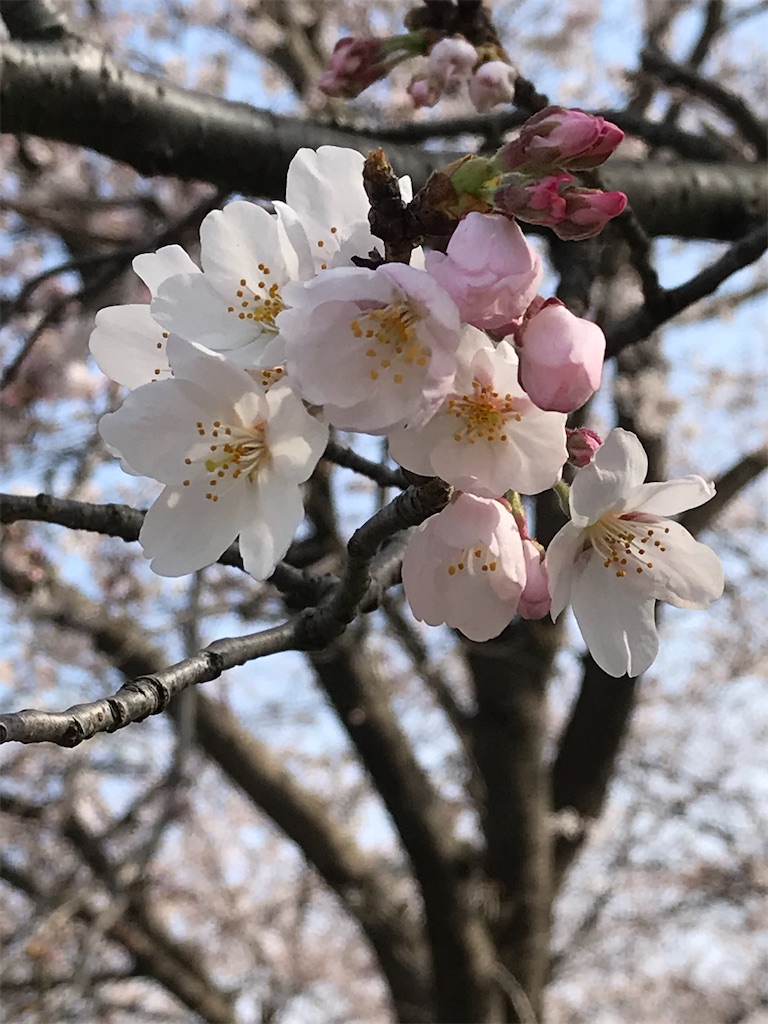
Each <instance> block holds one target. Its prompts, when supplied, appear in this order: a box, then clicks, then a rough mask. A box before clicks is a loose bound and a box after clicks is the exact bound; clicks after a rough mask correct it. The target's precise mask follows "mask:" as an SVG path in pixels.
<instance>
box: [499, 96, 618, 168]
mask: <svg viewBox="0 0 768 1024" xmlns="http://www.w3.org/2000/svg"><path fill="white" fill-rule="evenodd" d="M623 138H624V132H623V131H622V130H621V128H618V127H617V126H616V125H615V124H612V123H611V122H610V121H606V120H605V119H604V118H602V117H595V116H593V115H592V114H586V113H584V111H583V110H567V109H565V108H564V107H546V109H544V110H541V111H539V113H538V114H534V115H533V117H529V118H528V120H527V121H526V122H525V124H523V125H522V127H521V129H520V134H519V136H518V137H517V138H516V139H513V140H512V142H508V143H507V145H506V146H504V148H503V149H502V150H501V151H500V153H499V158H500V161H501V164H502V166H503V168H504V170H506V171H523V172H524V173H526V174H531V175H535V176H537V177H540V176H541V175H543V174H551V173H553V172H555V171H559V170H569V171H584V170H588V169H590V168H593V167H598V166H599V165H600V164H602V163H604V162H605V161H606V160H607V159H608V157H609V156H610V155H611V153H613V151H614V150H615V149H616V147H617V146H618V145H619V143H620V142H621V140H622V139H623Z"/></svg>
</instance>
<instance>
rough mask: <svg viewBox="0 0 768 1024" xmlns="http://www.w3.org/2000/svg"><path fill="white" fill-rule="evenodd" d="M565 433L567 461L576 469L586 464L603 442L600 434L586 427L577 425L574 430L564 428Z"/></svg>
mask: <svg viewBox="0 0 768 1024" xmlns="http://www.w3.org/2000/svg"><path fill="white" fill-rule="evenodd" d="M565 435H566V436H565V446H566V448H567V449H568V461H569V462H570V464H571V465H572V466H575V467H576V468H577V469H583V468H584V467H585V466H588V465H589V463H590V462H591V461H592V459H593V458H594V456H595V452H596V451H597V449H598V448H600V446H601V445H602V443H603V442H602V439H601V438H600V435H599V434H596V433H595V432H594V430H589V428H588V427H577V428H576V429H575V430H571V429H569V428H566V431H565Z"/></svg>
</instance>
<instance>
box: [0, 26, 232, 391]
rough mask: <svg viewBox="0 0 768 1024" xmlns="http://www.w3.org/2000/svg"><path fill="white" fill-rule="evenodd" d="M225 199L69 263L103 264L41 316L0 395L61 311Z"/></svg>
mask: <svg viewBox="0 0 768 1024" xmlns="http://www.w3.org/2000/svg"><path fill="white" fill-rule="evenodd" d="M0 45H2V44H0ZM225 195H226V193H224V192H221V191H217V192H215V193H214V194H213V195H211V196H206V197H205V199H203V200H202V201H201V202H199V203H196V204H195V205H194V206H193V207H192V209H191V210H190V211H189V212H188V213H185V214H184V216H183V217H181V218H179V220H177V221H175V222H174V223H173V224H171V225H169V227H168V228H166V229H165V230H164V231H162V232H161V233H160V234H159V235H157V236H156V237H155V238H149V239H147V238H143V239H142V240H141V241H137V242H136V243H134V244H133V245H131V246H121V248H120V249H119V250H117V251H116V252H112V253H101V254H99V255H98V256H97V257H96V258H94V259H91V258H90V257H86V258H84V259H78V260H76V261H73V262H74V264H75V269H77V270H79V271H81V272H82V270H83V269H84V268H85V267H86V266H88V265H89V264H91V263H96V264H97V265H98V264H103V266H98V269H96V271H95V272H94V273H93V274H91V275H89V277H88V279H87V281H86V280H84V282H83V285H82V287H81V288H80V289H79V290H78V291H76V292H74V293H73V294H71V295H64V296H62V298H61V299H59V300H58V301H57V302H55V303H54V304H53V306H51V308H50V309H49V310H48V311H47V313H45V314H44V315H43V317H42V318H41V319H40V321H39V322H38V324H37V326H36V327H35V328H34V330H33V331H32V333H31V334H30V335H29V336H28V337H27V338H26V339H25V341H24V342H23V343H22V345H21V348H20V349H19V351H18V352H17V353H16V355H15V356H14V358H13V359H12V360H11V362H10V363H9V364H8V366H7V367H6V368H5V370H4V371H3V375H2V378H1V379H0V391H3V390H4V389H5V388H6V387H8V386H9V385H10V384H12V383H13V381H14V380H15V379H16V377H17V376H18V374H19V371H20V370H21V367H22V364H23V362H24V360H25V359H26V357H27V356H28V355H29V353H30V351H31V350H32V348H33V346H34V344H35V342H36V341H37V340H38V338H39V337H40V336H41V334H42V333H43V331H45V330H46V329H47V328H48V327H50V326H51V324H53V323H55V322H56V321H57V320H58V318H59V317H60V316H61V315H63V313H64V311H65V310H66V308H67V307H68V306H69V305H70V304H71V303H73V302H80V301H82V300H83V299H86V298H88V297H89V296H91V295H94V294H97V293H98V292H99V291H100V290H101V289H102V288H105V287H106V286H107V285H109V284H111V283H112V281H114V280H116V279H117V278H118V277H119V276H120V275H121V274H122V273H123V272H124V271H125V269H126V268H127V266H128V264H129V263H130V262H131V260H132V259H133V257H134V256H138V255H139V253H142V252H154V251H155V250H156V249H159V248H160V247H161V246H163V245H169V244H170V243H172V242H174V241H176V240H177V239H178V238H179V237H181V236H183V234H184V233H185V232H186V230H187V229H188V228H189V227H190V226H192V225H197V224H199V223H200V221H201V220H202V219H203V217H205V215H206V214H207V213H209V212H210V211H211V210H215V209H216V208H217V207H218V206H219V205H220V204H221V202H222V200H223V199H224V196H225ZM66 269H68V268H67V265H66V264H65V265H64V267H63V268H62V267H59V268H57V272H63V270H66ZM46 276H48V275H47V274H46V273H43V274H40V275H38V277H37V278H34V279H33V280H32V281H30V282H28V285H27V286H25V287H24V288H22V290H21V292H20V293H19V296H18V297H17V299H16V300H15V301H14V302H13V303H11V305H10V309H9V310H6V311H5V312H4V316H3V321H2V324H4V323H6V322H7V321H8V320H10V319H11V317H12V316H13V315H14V314H15V313H17V312H19V311H21V310H22V309H23V306H24V303H25V302H26V299H27V297H28V296H29V295H30V294H31V291H32V290H33V288H34V287H35V286H36V284H39V283H40V281H42V280H44V279H45V277H46ZM2 324H0V326H2Z"/></svg>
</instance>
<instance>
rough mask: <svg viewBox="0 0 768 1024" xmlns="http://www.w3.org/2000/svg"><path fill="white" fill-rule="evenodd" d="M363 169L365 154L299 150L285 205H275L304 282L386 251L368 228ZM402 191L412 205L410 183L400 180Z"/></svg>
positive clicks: (328, 148) (329, 149)
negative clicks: (375, 250) (378, 250)
mask: <svg viewBox="0 0 768 1024" xmlns="http://www.w3.org/2000/svg"><path fill="white" fill-rule="evenodd" d="M364 163H365V158H364V157H363V155H362V153H358V152H357V150H354V149H344V148H342V147H340V146H321V147H320V148H319V149H318V150H314V149H300V150H299V151H298V152H297V153H296V155H295V156H294V158H293V159H292V160H291V163H290V165H289V167H288V177H287V180H286V186H285V202H284V203H283V202H279V201H277V200H276V201H275V202H274V204H273V205H274V207H275V210H276V212H277V217H278V220H279V222H280V224H281V226H282V228H283V230H284V231H285V233H286V235H287V236H288V239H289V241H290V243H291V246H292V247H293V250H294V251H295V253H296V255H297V257H298V261H299V272H298V277H299V279H300V280H308V279H309V278H311V277H314V276H315V274H317V273H319V272H320V271H321V270H328V269H329V268H331V267H351V266H353V264H352V257H353V256H367V255H368V253H369V252H370V251H371V249H373V248H375V247H376V246H378V247H379V248H381V247H382V243H381V241H380V239H378V238H376V236H375V235H373V234H371V229H370V226H369V222H368V214H369V213H370V208H371V207H370V203H369V201H368V196H367V195H366V193H365V187H364V186H363V165H364ZM400 191H401V194H402V196H403V199H404V200H405V201H410V199H411V198H412V196H411V183H410V179H408V178H402V179H401V180H400Z"/></svg>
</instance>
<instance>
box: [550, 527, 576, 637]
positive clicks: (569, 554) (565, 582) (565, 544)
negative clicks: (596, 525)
mask: <svg viewBox="0 0 768 1024" xmlns="http://www.w3.org/2000/svg"><path fill="white" fill-rule="evenodd" d="M583 546H584V534H583V531H582V530H580V529H579V528H578V527H577V526H574V525H573V523H566V524H565V526H564V527H563V528H562V530H560V531H559V532H558V533H557V534H555V536H554V538H553V539H552V540H551V541H550V544H549V547H548V548H547V574H548V577H549V592H550V594H551V595H552V607H551V609H550V612H551V614H552V621H553V622H555V621H557V617H558V615H560V613H561V612H562V610H563V609H564V608H565V606H566V605H567V604H568V602H569V601H570V599H571V582H572V579H573V575H574V567H575V564H576V560H577V559H578V557H579V554H580V552H581V549H582V548H583Z"/></svg>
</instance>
